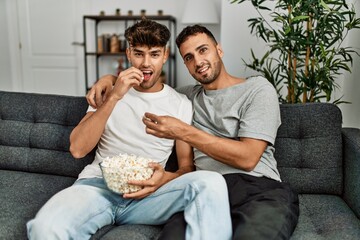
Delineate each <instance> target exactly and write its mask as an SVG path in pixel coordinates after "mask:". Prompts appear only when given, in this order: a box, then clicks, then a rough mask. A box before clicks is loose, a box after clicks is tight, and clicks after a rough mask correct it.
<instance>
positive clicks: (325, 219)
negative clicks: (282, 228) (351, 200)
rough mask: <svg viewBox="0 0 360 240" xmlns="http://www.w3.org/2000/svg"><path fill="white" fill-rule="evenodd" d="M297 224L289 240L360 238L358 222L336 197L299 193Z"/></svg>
mask: <svg viewBox="0 0 360 240" xmlns="http://www.w3.org/2000/svg"><path fill="white" fill-rule="evenodd" d="M299 201H300V216H299V223H298V225H297V226H296V229H295V231H294V233H293V235H292V237H291V240H301V239H311V240H320V239H342V240H346V239H349V240H353V239H360V220H359V219H358V218H357V217H356V216H355V214H354V213H353V212H352V211H351V209H350V208H349V207H348V206H347V204H346V203H345V202H344V200H343V199H341V198H340V197H339V196H334V195H333V196H332V195H320V194H300V195H299Z"/></svg>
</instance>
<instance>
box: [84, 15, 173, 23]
mask: <svg viewBox="0 0 360 240" xmlns="http://www.w3.org/2000/svg"><path fill="white" fill-rule="evenodd" d="M85 18H86V19H92V20H96V21H135V20H141V19H142V18H143V17H142V16H140V15H133V16H127V15H124V16H122V15H120V16H117V15H105V16H100V15H85V16H84V19H85ZM145 18H148V19H151V20H155V21H174V22H175V21H176V19H175V18H174V17H173V16H170V15H162V16H159V15H145Z"/></svg>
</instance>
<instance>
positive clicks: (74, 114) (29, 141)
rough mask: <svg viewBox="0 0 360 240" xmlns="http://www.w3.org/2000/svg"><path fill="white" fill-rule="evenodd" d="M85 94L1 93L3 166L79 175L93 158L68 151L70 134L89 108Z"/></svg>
mask: <svg viewBox="0 0 360 240" xmlns="http://www.w3.org/2000/svg"><path fill="white" fill-rule="evenodd" d="M87 106H88V104H87V102H86V99H85V98H83V97H71V96H58V95H46V94H33V93H30V94H23V93H14V92H1V94H0V121H1V122H0V152H1V153H2V154H1V155H0V168H1V169H9V170H19V171H27V172H38V173H46V174H57V175H63V176H70V177H77V176H78V174H79V172H80V171H81V170H82V169H83V168H84V167H85V166H86V165H87V164H88V163H90V162H92V160H93V158H94V154H93V153H91V154H89V155H88V156H86V157H85V158H84V159H82V160H80V161H75V159H74V158H73V157H72V156H71V154H70V153H69V135H70V133H71V131H72V129H73V128H74V127H75V126H76V125H77V124H78V123H79V121H80V120H81V119H82V117H83V116H84V114H85V112H86V109H87Z"/></svg>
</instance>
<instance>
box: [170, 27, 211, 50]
mask: <svg viewBox="0 0 360 240" xmlns="http://www.w3.org/2000/svg"><path fill="white" fill-rule="evenodd" d="M199 33H205V34H206V35H207V36H208V37H210V38H211V40H212V41H213V42H214V43H215V44H217V41H216V39H215V37H214V35H213V34H212V33H211V32H210V31H209V29H207V28H206V27H204V26H202V25H199V24H196V25H192V26H187V27H185V28H184V29H183V30H182V31H181V32H180V33H179V35H178V36H177V38H176V46H177V47H178V48H180V45H181V44H183V43H184V42H185V41H186V39H188V37H190V36H194V35H197V34H199Z"/></svg>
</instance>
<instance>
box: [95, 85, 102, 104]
mask: <svg viewBox="0 0 360 240" xmlns="http://www.w3.org/2000/svg"><path fill="white" fill-rule="evenodd" d="M95 103H96V106H97V107H100V106H101V105H102V104H103V96H102V89H101V88H95Z"/></svg>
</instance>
